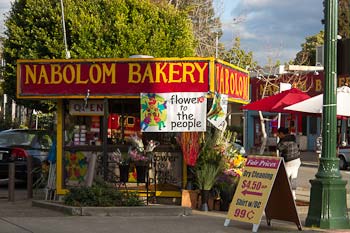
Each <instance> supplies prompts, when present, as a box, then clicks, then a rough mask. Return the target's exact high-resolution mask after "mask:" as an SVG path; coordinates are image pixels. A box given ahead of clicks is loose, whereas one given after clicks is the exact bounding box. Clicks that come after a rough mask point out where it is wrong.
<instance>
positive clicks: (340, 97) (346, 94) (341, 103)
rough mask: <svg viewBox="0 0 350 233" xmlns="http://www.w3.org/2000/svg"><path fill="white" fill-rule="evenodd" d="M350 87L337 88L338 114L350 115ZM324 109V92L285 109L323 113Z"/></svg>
mask: <svg viewBox="0 0 350 233" xmlns="http://www.w3.org/2000/svg"><path fill="white" fill-rule="evenodd" d="M349 103H350V88H349V87H348V86H342V87H338V88H337V115H338V116H350V104H349ZM322 109H323V94H320V95H317V96H314V97H311V98H309V99H306V100H304V101H301V102H298V103H296V104H293V105H290V106H288V107H285V108H284V110H290V111H296V112H307V113H322Z"/></svg>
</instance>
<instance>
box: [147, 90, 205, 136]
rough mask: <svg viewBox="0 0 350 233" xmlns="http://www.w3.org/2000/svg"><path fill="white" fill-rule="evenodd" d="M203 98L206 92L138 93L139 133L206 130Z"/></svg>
mask: <svg viewBox="0 0 350 233" xmlns="http://www.w3.org/2000/svg"><path fill="white" fill-rule="evenodd" d="M205 95H206V92H202V93H200V92H176V93H141V117H140V119H141V123H140V124H141V131H142V132H203V131H206V114H205V113H206V112H207V98H206V96H205Z"/></svg>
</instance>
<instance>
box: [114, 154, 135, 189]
mask: <svg viewBox="0 0 350 233" xmlns="http://www.w3.org/2000/svg"><path fill="white" fill-rule="evenodd" d="M112 160H113V161H114V162H116V163H117V164H118V167H119V180H120V182H121V183H126V182H128V181H129V169H130V162H131V157H130V156H129V153H125V152H124V153H122V152H121V151H120V150H119V149H118V148H117V149H116V150H115V151H114V152H113V154H112Z"/></svg>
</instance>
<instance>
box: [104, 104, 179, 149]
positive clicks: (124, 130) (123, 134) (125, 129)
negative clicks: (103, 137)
mask: <svg viewBox="0 0 350 233" xmlns="http://www.w3.org/2000/svg"><path fill="white" fill-rule="evenodd" d="M140 114H142V112H141V113H140V100H139V99H130V100H125V99H123V100H111V101H109V116H108V136H107V137H108V144H121V143H128V142H129V137H130V136H131V135H133V134H137V135H139V136H141V137H142V139H143V140H144V141H145V142H147V141H148V140H156V141H158V142H160V144H161V145H171V144H175V143H176V140H175V136H176V133H171V132H168V133H142V132H141V128H140ZM122 122H123V124H122Z"/></svg>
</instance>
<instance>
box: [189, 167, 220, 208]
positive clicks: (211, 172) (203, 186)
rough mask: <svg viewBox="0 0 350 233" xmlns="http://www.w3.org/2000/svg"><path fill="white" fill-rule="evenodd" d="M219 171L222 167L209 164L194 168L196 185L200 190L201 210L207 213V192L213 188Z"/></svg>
mask: <svg viewBox="0 0 350 233" xmlns="http://www.w3.org/2000/svg"><path fill="white" fill-rule="evenodd" d="M221 171H222V166H217V165H215V164H211V163H203V164H201V166H198V167H196V171H195V176H196V183H197V185H198V188H199V189H200V190H201V200H202V206H201V210H203V211H208V200H209V192H210V190H211V189H212V188H213V186H214V184H215V182H216V179H217V177H218V176H219V174H220V173H221Z"/></svg>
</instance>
